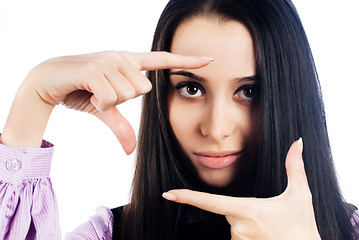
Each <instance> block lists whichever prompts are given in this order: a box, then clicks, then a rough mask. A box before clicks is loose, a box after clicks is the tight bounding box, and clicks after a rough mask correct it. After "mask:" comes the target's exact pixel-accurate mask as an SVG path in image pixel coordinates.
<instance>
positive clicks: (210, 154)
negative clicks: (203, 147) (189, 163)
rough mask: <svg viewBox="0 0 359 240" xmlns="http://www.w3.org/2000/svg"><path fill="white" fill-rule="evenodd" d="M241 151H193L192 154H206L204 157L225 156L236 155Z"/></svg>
mask: <svg viewBox="0 0 359 240" xmlns="http://www.w3.org/2000/svg"><path fill="white" fill-rule="evenodd" d="M240 153H241V151H203V152H194V153H193V154H194V155H199V156H206V157H225V156H228V155H238V154H240Z"/></svg>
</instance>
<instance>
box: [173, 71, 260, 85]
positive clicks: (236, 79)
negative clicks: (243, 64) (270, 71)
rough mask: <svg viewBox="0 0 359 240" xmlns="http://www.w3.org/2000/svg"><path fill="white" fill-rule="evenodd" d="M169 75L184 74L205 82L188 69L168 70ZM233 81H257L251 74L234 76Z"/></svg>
mask: <svg viewBox="0 0 359 240" xmlns="http://www.w3.org/2000/svg"><path fill="white" fill-rule="evenodd" d="M169 74H170V75H180V76H185V77H188V78H192V79H194V80H197V81H199V82H205V81H206V80H205V79H204V78H202V77H200V76H198V75H196V74H194V73H191V72H189V71H186V70H180V71H176V72H170V73H169ZM234 81H235V82H236V83H240V82H243V81H258V77H257V76H256V75H253V76H246V77H238V78H235V79H234Z"/></svg>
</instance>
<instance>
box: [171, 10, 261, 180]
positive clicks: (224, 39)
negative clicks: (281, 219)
mask: <svg viewBox="0 0 359 240" xmlns="http://www.w3.org/2000/svg"><path fill="white" fill-rule="evenodd" d="M171 52H172V53H177V54H182V55H192V56H208V57H212V58H214V61H213V62H211V63H210V64H209V65H208V66H206V67H203V68H201V69H193V70H183V69H172V70H171V71H170V82H171V90H170V93H169V119H170V123H171V126H172V129H173V131H174V134H175V135H176V137H177V139H178V141H179V143H180V145H181V147H182V148H183V150H184V152H185V153H186V154H187V156H188V157H189V159H190V160H191V162H192V163H193V165H194V167H195V169H196V171H197V173H198V175H199V177H200V178H201V179H202V180H203V181H204V182H205V183H207V184H209V185H211V186H215V187H225V186H227V185H228V184H229V183H231V181H232V180H233V179H234V176H235V174H236V173H238V170H239V171H240V169H241V163H243V159H241V156H243V155H244V153H245V151H246V150H247V149H246V148H247V146H248V143H249V142H250V140H251V139H252V138H253V136H254V135H255V133H254V131H255V130H254V129H255V126H256V119H257V113H256V112H257V109H258V108H257V105H258V103H257V102H258V98H259V86H258V82H257V80H256V76H255V75H256V71H255V57H254V48H253V42H252V38H251V35H250V33H249V31H248V30H247V28H246V27H245V26H244V25H243V24H241V23H240V22H237V21H232V20H227V21H225V22H223V21H221V20H218V19H216V18H204V17H196V18H193V19H191V20H189V21H186V22H184V23H182V24H181V25H180V26H179V27H178V28H177V30H176V32H175V34H174V37H173V41H172V45H171Z"/></svg>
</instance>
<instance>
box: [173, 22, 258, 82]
mask: <svg viewBox="0 0 359 240" xmlns="http://www.w3.org/2000/svg"><path fill="white" fill-rule="evenodd" d="M171 52H173V53H176V54H182V55H190V56H206V57H212V58H214V62H213V63H211V64H209V65H208V66H206V67H204V68H201V69H195V70H193V72H196V73H198V74H199V75H204V76H208V77H209V76H212V77H226V78H235V77H241V76H253V75H255V54H254V46H253V40H252V37H251V35H250V32H249V31H248V29H247V28H246V26H245V25H244V24H242V23H240V22H238V21H234V20H229V21H225V22H224V21H222V22H219V21H212V20H211V19H208V18H204V17H197V18H193V19H191V20H189V21H185V22H184V23H182V24H180V25H179V26H178V28H177V29H176V31H175V34H174V36H173V40H172V45H171ZM223 75H227V76H223Z"/></svg>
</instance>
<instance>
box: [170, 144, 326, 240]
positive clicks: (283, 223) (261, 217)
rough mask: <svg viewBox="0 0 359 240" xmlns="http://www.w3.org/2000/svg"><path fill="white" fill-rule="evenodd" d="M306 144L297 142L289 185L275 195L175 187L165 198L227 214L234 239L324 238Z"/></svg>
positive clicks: (290, 155)
mask: <svg viewBox="0 0 359 240" xmlns="http://www.w3.org/2000/svg"><path fill="white" fill-rule="evenodd" d="M302 151H303V143H302V140H301V139H300V140H298V141H297V142H295V143H293V144H292V146H291V148H290V149H289V151H288V154H287V158H286V169H287V176H288V185H287V188H286V190H285V191H284V192H283V193H282V194H281V195H279V196H275V197H272V198H237V197H228V196H221V195H215V194H209V193H203V192H196V191H191V190H187V189H181V190H171V191H169V192H167V193H164V194H163V195H164V198H166V199H167V200H171V201H174V202H178V203H184V204H190V205H193V206H195V207H198V208H201V209H203V210H206V211H210V212H214V213H217V214H221V215H225V216H226V218H227V221H228V222H229V224H230V225H231V235H232V239H233V240H237V239H250V240H256V239H260V240H264V239H266V240H284V239H285V240H288V239H290V240H296V239H298V240H303V239H306V240H309V239H313V240H314V239H315V240H318V239H320V235H319V232H318V229H317V225H316V221H315V216H314V210H313V204H312V194H311V192H310V189H309V186H308V181H307V176H306V173H305V169H304V163H303V159H302Z"/></svg>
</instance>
